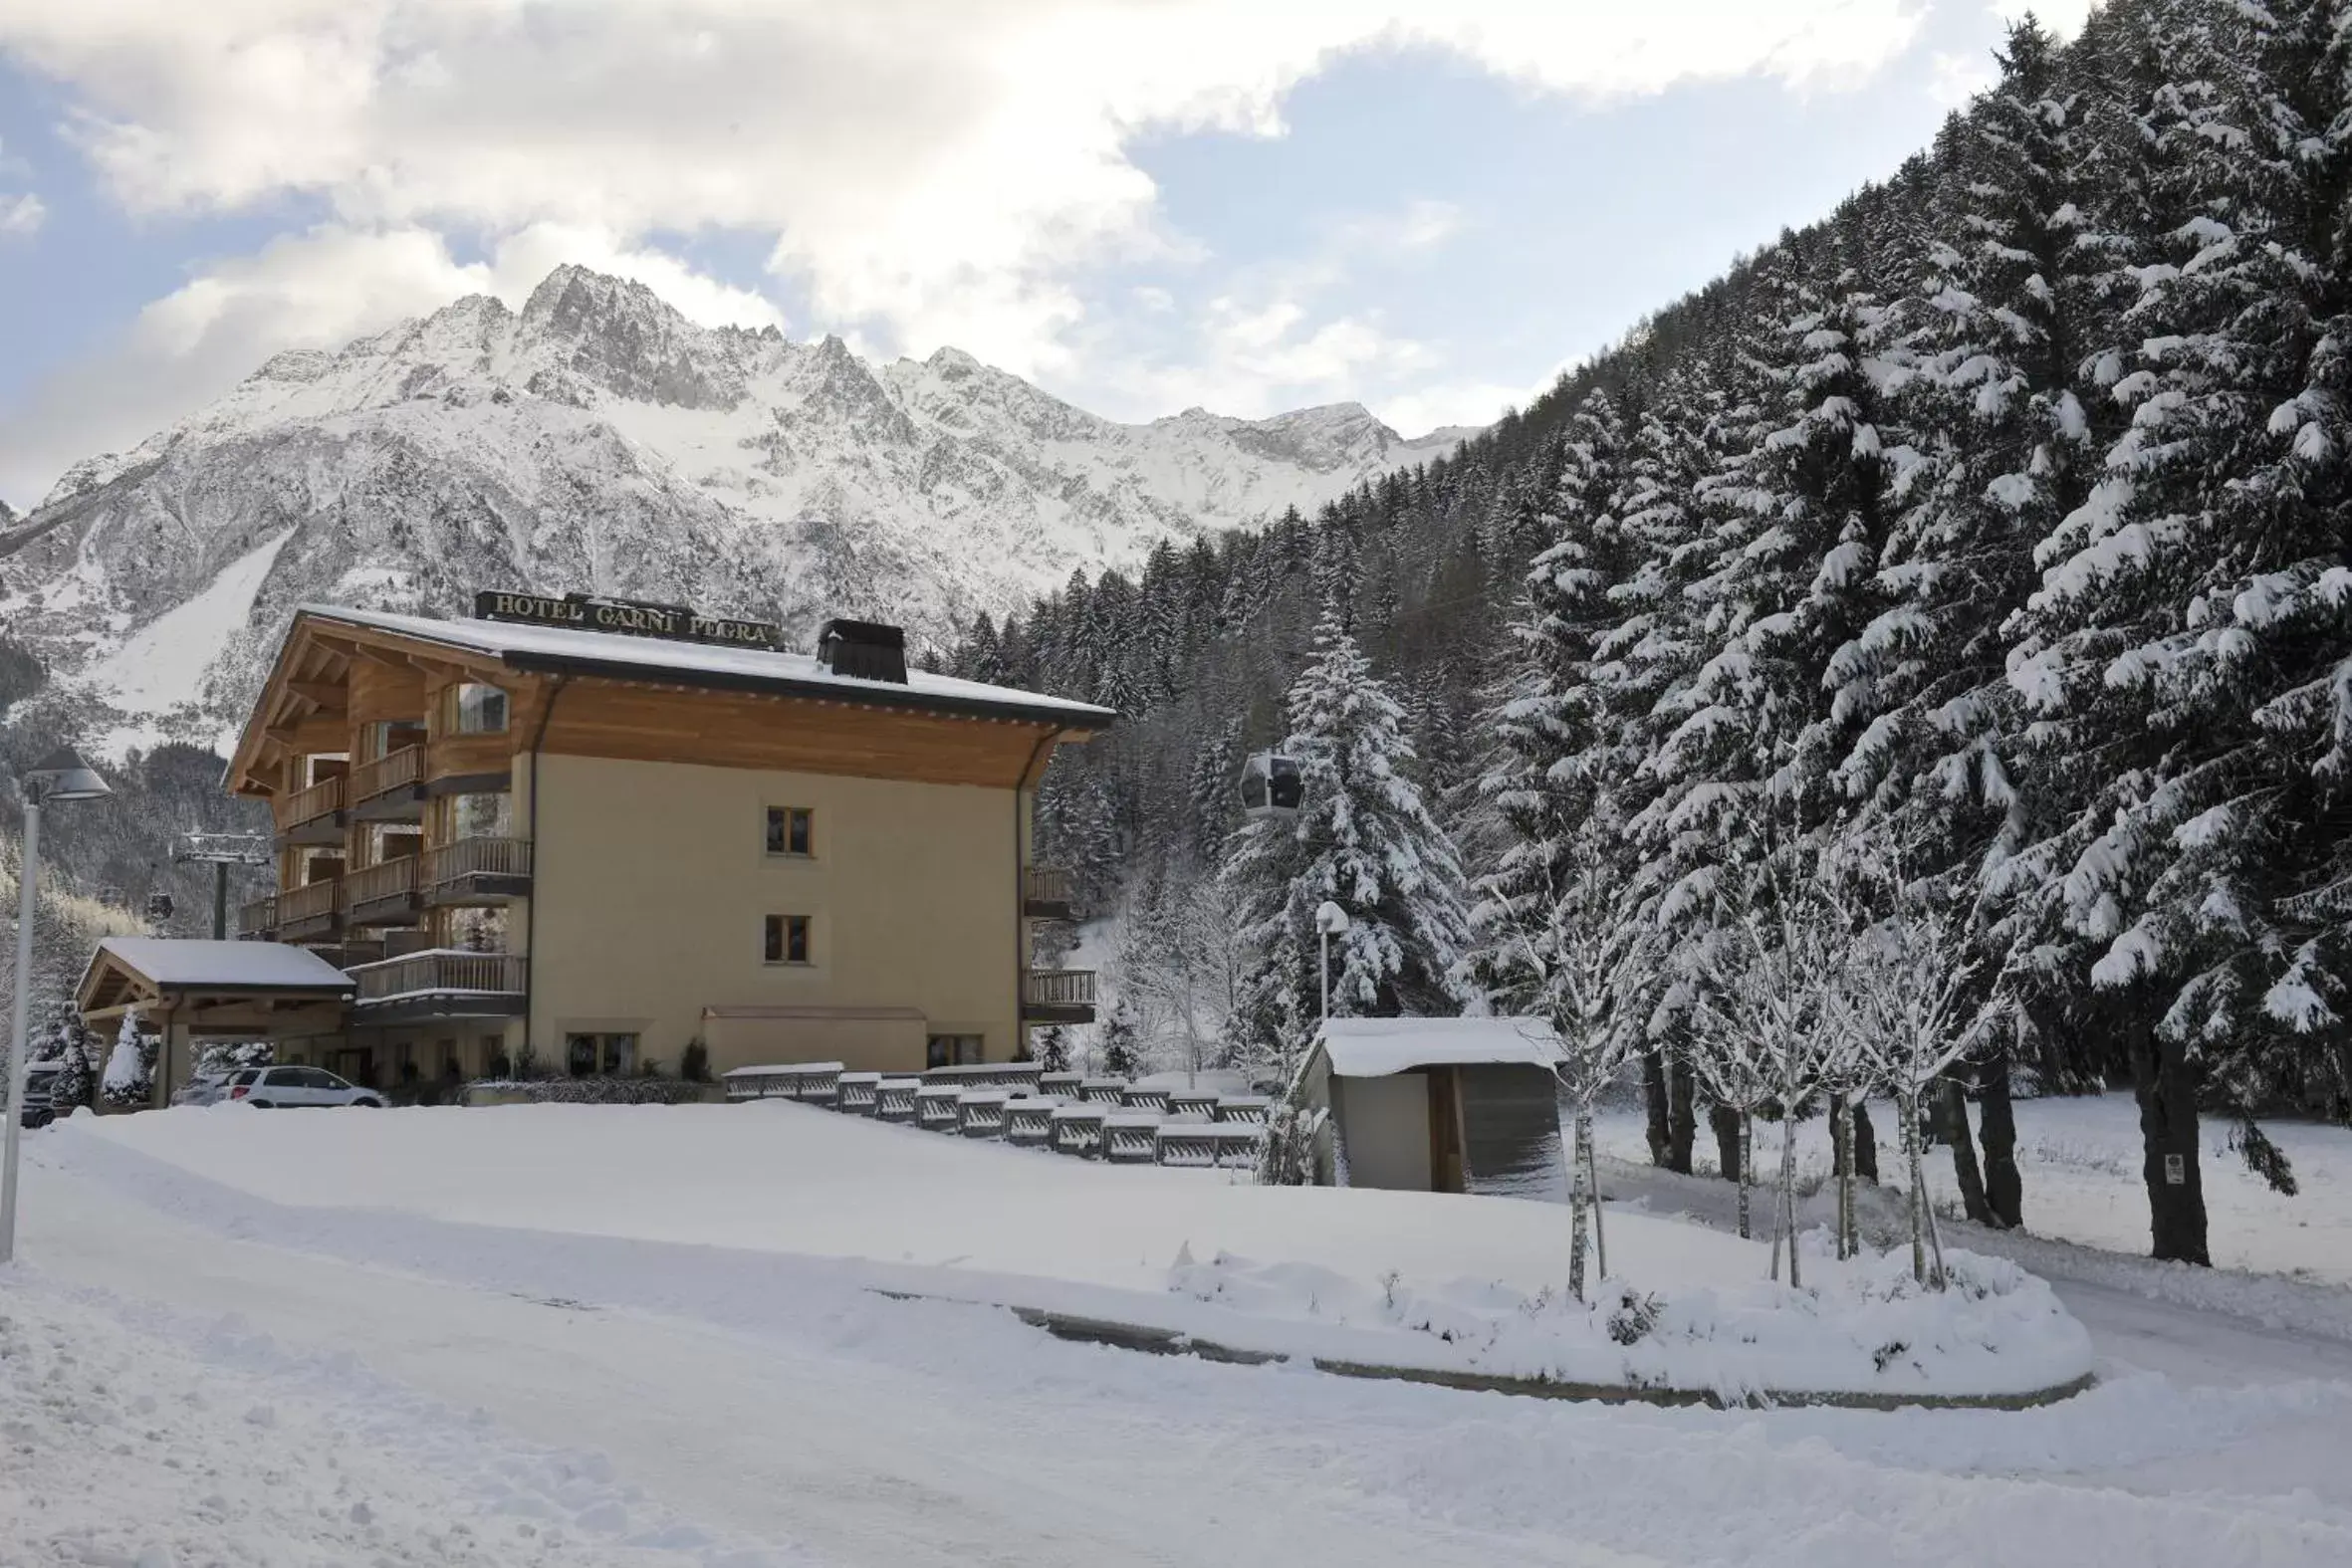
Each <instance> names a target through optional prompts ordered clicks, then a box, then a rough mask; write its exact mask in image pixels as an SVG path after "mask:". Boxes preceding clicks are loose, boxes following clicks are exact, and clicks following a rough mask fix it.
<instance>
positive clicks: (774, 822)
mask: <svg viewBox="0 0 2352 1568" xmlns="http://www.w3.org/2000/svg"><path fill="white" fill-rule="evenodd" d="M768 853H770V854H772V855H813V854H815V853H817V821H816V813H815V812H813V811H811V810H809V809H808V808H807V807H806V806H798V805H772V806H770V807H768Z"/></svg>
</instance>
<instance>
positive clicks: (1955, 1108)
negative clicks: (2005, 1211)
mask: <svg viewBox="0 0 2352 1568" xmlns="http://www.w3.org/2000/svg"><path fill="white" fill-rule="evenodd" d="M1938 1089H1939V1092H1940V1093H1941V1095H1942V1097H1943V1109H1944V1141H1945V1142H1947V1143H1949V1144H1951V1145H1952V1177H1953V1180H1954V1181H1955V1182H1957V1183H1959V1185H1960V1206H1961V1209H1962V1210H1963V1211H1964V1212H1965V1213H1966V1214H1967V1215H1968V1217H1969V1218H1970V1219H1971V1220H1974V1221H1976V1222H1977V1224H1979V1225H1988V1226H1989V1225H1991V1224H1993V1210H1992V1209H1991V1208H1990V1207H1989V1206H1988V1205H1987V1204H1986V1202H1985V1173H1984V1172H1983V1171H1982V1170H1980V1169H1979V1168H1978V1166H1977V1140H1976V1137H1975V1135H1974V1134H1972V1133H1971V1132H1970V1131H1969V1097H1968V1094H1967V1092H1966V1091H1965V1090H1963V1089H1962V1088H1961V1086H1960V1080H1959V1079H1958V1078H1946V1079H1945V1080H1944V1081H1943V1082H1942V1083H1941V1084H1939V1085H1938Z"/></svg>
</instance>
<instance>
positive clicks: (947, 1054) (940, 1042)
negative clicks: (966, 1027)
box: [923, 1034, 984, 1067]
mask: <svg viewBox="0 0 2352 1568" xmlns="http://www.w3.org/2000/svg"><path fill="white" fill-rule="evenodd" d="M983 1040H984V1037H983V1036H981V1035H978V1034H934V1035H932V1036H930V1037H929V1038H928V1039H927V1040H925V1041H924V1042H923V1065H924V1066H926V1067H970V1066H975V1065H977V1064H978V1063H979V1061H980V1049H981V1045H982V1043H983Z"/></svg>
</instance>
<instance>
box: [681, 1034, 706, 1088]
mask: <svg viewBox="0 0 2352 1568" xmlns="http://www.w3.org/2000/svg"><path fill="white" fill-rule="evenodd" d="M678 1076H679V1077H680V1078H683V1079H684V1080H685V1081H686V1082H688V1083H708V1082H710V1081H711V1048H710V1047H709V1046H708V1045H705V1044H704V1043H703V1042H702V1041H700V1040H688V1041H687V1042H686V1048H685V1049H684V1050H682V1051H680V1052H678Z"/></svg>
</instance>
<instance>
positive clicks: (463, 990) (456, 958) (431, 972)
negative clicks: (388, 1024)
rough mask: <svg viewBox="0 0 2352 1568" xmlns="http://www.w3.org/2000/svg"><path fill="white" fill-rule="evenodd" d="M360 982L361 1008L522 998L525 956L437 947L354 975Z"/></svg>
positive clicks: (362, 968)
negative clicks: (415, 1000) (422, 1000)
mask: <svg viewBox="0 0 2352 1568" xmlns="http://www.w3.org/2000/svg"><path fill="white" fill-rule="evenodd" d="M350 974H351V977H352V979H353V980H354V981H356V982H358V986H359V1005H360V1006H362V1007H365V1006H366V1005H367V1004H369V1003H382V1002H390V1001H394V1000H396V999H400V998H409V997H452V996H457V997H504V998H512V997H520V996H521V995H522V994H523V955H522V954H520V953H468V952H465V951H463V950H461V949H457V948H433V949H430V950H429V951H426V952H423V953H411V954H409V955H408V956H407V957H405V958H396V959H385V960H384V961H383V962H382V963H380V964H361V965H359V966H357V967H356V968H354V969H353V970H351V971H350Z"/></svg>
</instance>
